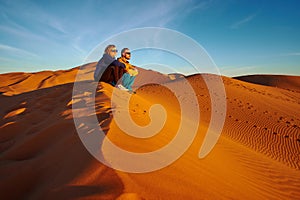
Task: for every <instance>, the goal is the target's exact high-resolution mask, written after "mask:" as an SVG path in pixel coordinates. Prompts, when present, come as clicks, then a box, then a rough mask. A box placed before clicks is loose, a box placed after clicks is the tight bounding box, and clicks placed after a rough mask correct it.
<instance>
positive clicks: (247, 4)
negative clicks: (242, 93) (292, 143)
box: [0, 0, 300, 76]
mask: <svg viewBox="0 0 300 200" xmlns="http://www.w3.org/2000/svg"><path fill="white" fill-rule="evenodd" d="M299 10H300V2H299V1H297V0H294V1H291V0H288V1H281V0H274V1H271V0H270V1H267V0H265V1H264V0H261V1H257V0H253V1H250V0H249V1H246V0H225V1H222V0H207V1H197V0H186V1H183V0H182V1H176V0H169V1H155V0H153V1H140V0H127V1H105V0H104V1H96V0H86V1H76V0H73V1H68V0H65V1H43V0H30V1H29V0H22V1H18V0H14V1H11V0H0V11H1V12H0V35H1V37H0V73H6V72H12V71H25V72H28V71H42V70H57V69H69V68H72V67H75V66H78V65H81V64H83V62H84V60H85V58H86V57H87V56H88V55H89V53H90V52H91V51H92V50H93V49H94V48H95V47H96V46H97V45H98V44H100V43H101V42H103V41H105V40H106V39H107V38H109V37H111V36H113V35H115V34H119V33H120V32H123V31H127V30H131V29H133V28H142V27H162V28H168V29H173V30H176V31H179V32H181V33H183V34H185V35H187V36H189V37H191V38H192V39H194V40H195V41H197V42H198V43H199V44H200V45H202V47H203V48H205V50H206V51H207V52H208V54H209V55H210V56H211V58H212V59H213V60H214V62H215V64H216V65H217V66H218V68H219V70H220V72H221V74H224V75H227V76H237V75H244V74H260V73H262V74H292V75H300V37H299V35H300V20H299V19H300V12H299ZM141 37H142V36H141ZM120 48H121V47H120ZM120 48H119V49H120ZM186 51H192V49H187V50H186ZM101 54H102V52H99V58H100V57H101ZM153 55H155V52H154V53H153ZM134 56H136V57H134ZM137 56H138V58H137ZM143 56H144V57H145V59H144V58H143ZM158 57H160V58H161V59H162V60H163V59H164V60H167V59H170V62H169V63H168V65H170V66H172V67H171V68H176V69H178V71H179V72H182V73H187V72H188V71H185V68H184V64H185V63H184V62H180V61H178V60H176V59H171V58H170V56H158ZM151 59H152V58H151V56H150V57H149V52H146V53H144V54H143V53H140V52H136V54H134V52H133V58H132V63H134V64H137V65H147V63H143V62H142V60H144V61H147V62H150V61H151ZM95 61H96V60H95ZM175 61H176V62H175ZM155 62H159V60H156V61H155ZM163 64H164V63H163Z"/></svg>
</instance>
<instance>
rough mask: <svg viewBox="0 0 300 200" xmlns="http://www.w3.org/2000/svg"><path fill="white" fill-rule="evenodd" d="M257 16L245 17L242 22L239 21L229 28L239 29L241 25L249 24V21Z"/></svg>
mask: <svg viewBox="0 0 300 200" xmlns="http://www.w3.org/2000/svg"><path fill="white" fill-rule="evenodd" d="M256 15H257V14H252V15H249V16H247V17H246V18H244V19H242V20H239V21H237V22H235V23H233V24H232V25H231V26H230V28H232V29H238V28H239V27H241V26H242V25H244V24H246V23H248V22H250V21H251V20H253V19H254V18H255V17H256Z"/></svg>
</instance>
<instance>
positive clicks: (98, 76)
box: [94, 45, 125, 86]
mask: <svg viewBox="0 0 300 200" xmlns="http://www.w3.org/2000/svg"><path fill="white" fill-rule="evenodd" d="M117 52H118V50H117V49H116V46H115V45H108V46H107V47H106V48H105V51H104V54H103V56H102V58H101V59H100V60H99V62H98V63H97V65H96V70H95V72H94V80H95V81H97V82H98V81H102V82H106V83H109V84H111V85H113V86H115V85H116V84H117V82H118V81H119V79H120V78H121V77H122V75H123V74H124V72H125V64H124V63H121V62H119V61H117V60H116V59H115V56H116V55H117Z"/></svg>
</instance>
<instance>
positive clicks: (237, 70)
mask: <svg viewBox="0 0 300 200" xmlns="http://www.w3.org/2000/svg"><path fill="white" fill-rule="evenodd" d="M258 68H260V67H259V66H258V65H249V66H224V67H220V68H219V70H220V72H221V74H223V75H226V76H230V77H233V76H240V75H247V74H254V71H255V70H256V69H258Z"/></svg>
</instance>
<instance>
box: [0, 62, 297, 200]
mask: <svg viewBox="0 0 300 200" xmlns="http://www.w3.org/2000/svg"><path fill="white" fill-rule="evenodd" d="M94 66H95V63H91V64H88V65H86V66H84V70H85V71H84V73H83V74H84V77H85V78H83V79H82V80H83V84H86V85H87V86H90V87H92V86H95V84H96V83H94V82H92V81H90V80H89V79H91V77H92V76H91V72H92V71H93V69H94ZM77 71H78V68H74V69H71V70H68V71H57V72H38V73H10V74H2V75H0V79H1V82H0V91H1V96H0V103H1V105H2V107H1V108H2V109H1V110H0V117H1V121H0V130H1V131H0V132H1V133H0V152H1V154H0V188H1V190H0V198H1V199H300V192H299V187H300V173H299V170H300V162H299V159H300V157H299V156H300V116H299V112H298V111H299V110H300V101H299V100H300V93H299V92H298V91H296V90H295V89H291V90H286V89H282V88H281V87H283V88H285V87H287V85H286V81H282V82H281V81H280V80H279V81H277V87H269V86H265V85H267V84H265V85H257V84H253V83H247V82H243V81H240V80H236V79H232V78H228V77H222V79H223V82H224V86H225V89H226V99H227V113H226V121H225V125H224V129H223V132H222V134H221V137H220V139H219V141H218V143H217V145H216V146H215V147H214V149H213V151H212V152H211V153H210V154H209V155H208V156H207V157H205V158H204V159H199V158H198V152H199V148H200V146H201V144H202V142H203V139H204V136H205V133H206V131H207V129H208V125H209V123H210V120H211V105H210V104H211V102H210V95H209V88H207V87H206V84H205V82H204V80H203V77H204V76H206V78H214V76H215V75H209V74H206V75H193V76H189V77H187V78H186V79H187V80H188V81H189V83H190V84H191V85H192V87H193V88H194V90H195V93H196V94H197V100H198V103H199V106H200V116H201V118H200V121H199V129H198V132H197V135H196V138H195V139H194V141H193V143H192V145H191V146H190V147H189V148H188V150H187V151H186V152H185V153H184V154H183V156H181V157H180V158H179V159H178V160H177V161H175V162H174V163H173V164H171V165H169V166H168V167H165V168H163V169H161V170H158V171H154V172H150V173H142V174H135V173H125V172H121V171H118V170H114V169H112V168H109V167H107V166H105V165H103V164H102V163H100V162H99V161H97V160H96V159H95V158H94V157H93V156H92V155H90V154H89V152H88V151H87V150H86V149H85V147H84V145H83V144H82V142H81V140H80V138H79V136H78V133H77V131H76V127H75V125H74V122H73V114H72V106H73V105H74V104H77V105H79V109H80V111H81V117H89V116H90V114H91V113H88V112H87V108H89V107H91V106H92V107H94V106H95V109H96V115H97V117H98V121H99V124H100V125H101V126H102V129H103V130H104V131H105V133H106V140H107V139H109V140H111V141H112V142H114V143H115V144H116V145H118V146H119V147H121V148H123V149H126V150H128V151H132V152H137V153H140V152H149V151H154V150H157V149H159V148H162V147H163V146H165V145H166V144H168V143H169V141H170V140H172V139H173V138H174V136H175V134H176V132H177V129H178V124H179V122H180V117H179V116H180V113H181V111H180V109H179V104H178V100H177V99H176V97H175V96H174V94H173V93H172V92H170V91H169V90H168V89H167V88H166V87H164V86H162V85H158V84H148V85H144V86H142V87H140V88H138V89H137V94H135V95H132V96H130V106H129V112H130V115H131V117H132V119H133V120H134V121H135V122H136V123H137V124H139V125H141V126H144V125H147V124H148V123H149V122H150V118H149V109H150V107H151V106H152V105H153V104H161V105H163V106H164V108H165V110H166V113H167V117H168V118H167V120H166V122H165V124H164V127H163V129H162V130H161V131H160V132H159V133H158V134H157V135H155V136H153V137H150V138H145V139H140V138H133V137H132V136H128V135H127V134H125V133H124V132H123V130H121V129H120V127H118V125H117V123H116V121H115V119H114V118H113V115H112V111H113V109H115V108H114V106H115V105H114V104H111V98H112V94H114V92H115V89H114V88H113V87H111V86H110V85H108V84H105V83H102V84H99V86H98V89H97V94H96V97H95V103H94V102H91V101H90V99H91V98H90V95H91V94H90V93H88V92H86V93H83V94H82V95H81V96H78V97H77V98H76V100H74V101H72V89H73V82H74V79H75V75H76V73H77ZM146 78H148V79H147V81H148V82H153V81H156V80H158V81H157V82H160V83H164V84H166V85H169V86H170V85H173V86H174V87H180V86H181V84H182V83H183V82H182V81H183V80H182V79H178V80H176V79H175V80H170V78H169V77H168V76H166V75H163V74H160V73H157V72H153V71H150V70H143V69H140V76H139V79H137V82H136V83H135V87H138V86H139V84H140V83H141V82H142V81H144V80H146ZM291 79H292V80H293V81H296V82H297V81H300V77H292V78H291ZM289 84H291V85H292V83H291V82H290V83H289ZM272 86H273V85H272ZM279 86H280V87H279ZM288 87H289V88H293V87H292V86H288ZM295 87H296V86H295ZM127 97H128V94H127V93H120V95H119V96H118V98H119V100H120V101H121V100H122V99H124V98H127ZM184 100H185V101H187V102H189V101H190V100H191V97H190V96H189V94H187V95H186V96H185V97H184ZM77 128H80V127H77ZM93 131H94V130H86V132H87V133H91V132H93ZM140 134H143V133H140ZM187 134H189V133H188V132H187ZM100 142H101V141H100ZM102 143H103V148H102V154H103V155H104V157H105V156H106V158H107V156H109V153H110V152H108V151H106V150H105V148H104V146H105V144H106V143H105V140H104V141H102ZM120 159H121V158H120Z"/></svg>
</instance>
